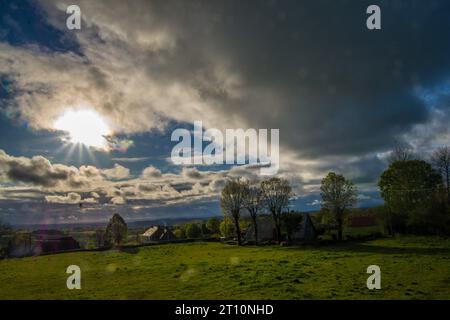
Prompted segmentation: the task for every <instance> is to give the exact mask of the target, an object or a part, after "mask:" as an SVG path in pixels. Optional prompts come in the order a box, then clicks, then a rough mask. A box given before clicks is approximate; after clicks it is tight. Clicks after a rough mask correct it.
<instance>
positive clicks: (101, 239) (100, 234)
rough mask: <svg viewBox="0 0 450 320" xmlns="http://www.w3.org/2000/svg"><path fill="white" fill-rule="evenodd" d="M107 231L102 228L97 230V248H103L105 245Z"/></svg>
mask: <svg viewBox="0 0 450 320" xmlns="http://www.w3.org/2000/svg"><path fill="white" fill-rule="evenodd" d="M105 236H106V234H105V231H104V230H101V229H97V230H95V234H94V237H95V245H96V247H97V248H101V247H103V246H104V245H105Z"/></svg>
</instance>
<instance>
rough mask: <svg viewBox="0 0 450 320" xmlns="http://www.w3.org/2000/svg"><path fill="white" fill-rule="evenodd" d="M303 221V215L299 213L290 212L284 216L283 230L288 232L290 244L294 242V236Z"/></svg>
mask: <svg viewBox="0 0 450 320" xmlns="http://www.w3.org/2000/svg"><path fill="white" fill-rule="evenodd" d="M302 220H303V215H302V214H301V213H299V212H295V211H289V212H286V213H285V214H284V215H283V230H284V232H286V236H287V241H288V242H291V241H292V235H293V234H294V232H295V231H297V229H298V227H299V225H300V223H301V222H302Z"/></svg>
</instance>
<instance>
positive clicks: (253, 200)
mask: <svg viewBox="0 0 450 320" xmlns="http://www.w3.org/2000/svg"><path fill="white" fill-rule="evenodd" d="M244 202H245V204H244V207H245V208H246V209H247V211H248V213H249V214H250V218H251V219H252V223H253V229H254V231H255V234H254V235H255V245H258V223H257V221H256V219H257V215H258V213H259V212H260V211H261V210H262V208H263V205H264V204H263V194H262V190H261V188H258V187H255V186H252V187H251V186H246V190H245V200H244Z"/></svg>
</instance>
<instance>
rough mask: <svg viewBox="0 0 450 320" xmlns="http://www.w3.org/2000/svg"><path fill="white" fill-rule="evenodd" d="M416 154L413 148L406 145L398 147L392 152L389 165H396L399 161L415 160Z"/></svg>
mask: <svg viewBox="0 0 450 320" xmlns="http://www.w3.org/2000/svg"><path fill="white" fill-rule="evenodd" d="M414 159H415V156H414V152H413V150H412V148H410V147H407V146H404V145H399V144H398V145H396V146H395V148H394V150H392V152H391V154H390V155H389V163H394V162H397V161H402V162H403V161H408V160H414Z"/></svg>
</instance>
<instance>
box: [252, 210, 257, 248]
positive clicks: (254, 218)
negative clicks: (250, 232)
mask: <svg viewBox="0 0 450 320" xmlns="http://www.w3.org/2000/svg"><path fill="white" fill-rule="evenodd" d="M252 220H253V229H255V246H257V245H258V224H257V223H256V216H252Z"/></svg>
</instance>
